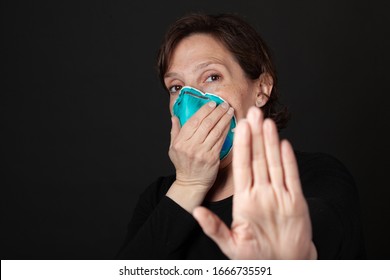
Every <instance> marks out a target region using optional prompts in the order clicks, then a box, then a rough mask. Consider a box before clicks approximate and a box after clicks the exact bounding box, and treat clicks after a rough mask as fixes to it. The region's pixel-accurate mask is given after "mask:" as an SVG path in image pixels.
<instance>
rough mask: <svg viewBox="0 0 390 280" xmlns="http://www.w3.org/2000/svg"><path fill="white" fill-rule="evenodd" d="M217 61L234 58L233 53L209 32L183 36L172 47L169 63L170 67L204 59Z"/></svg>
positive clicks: (199, 61) (192, 63)
mask: <svg viewBox="0 0 390 280" xmlns="http://www.w3.org/2000/svg"><path fill="white" fill-rule="evenodd" d="M208 60H210V61H215V62H218V63H223V62H226V63H227V62H229V61H232V60H234V57H233V54H232V53H231V52H230V51H229V50H228V49H227V48H226V47H225V45H224V44H223V43H222V42H220V40H218V39H217V38H215V37H214V36H212V35H210V34H193V35H190V36H188V37H185V38H183V39H182V40H181V41H180V42H179V43H178V44H177V45H176V47H175V48H174V50H173V52H172V55H171V58H170V61H169V65H168V71H169V70H170V69H173V68H176V67H180V66H185V65H186V66H188V65H194V63H202V61H203V63H205V61H208Z"/></svg>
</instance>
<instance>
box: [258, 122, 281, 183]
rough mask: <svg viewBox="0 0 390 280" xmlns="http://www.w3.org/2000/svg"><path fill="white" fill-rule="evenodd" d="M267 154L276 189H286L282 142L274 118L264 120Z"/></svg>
mask: <svg viewBox="0 0 390 280" xmlns="http://www.w3.org/2000/svg"><path fill="white" fill-rule="evenodd" d="M263 128H264V136H265V137H264V143H265V154H266V158H267V163H268V171H269V172H268V173H269V176H270V179H271V183H272V187H273V188H274V189H275V190H276V191H280V190H282V189H284V181H283V180H284V178H283V166H282V162H281V158H280V143H279V136H278V131H277V128H276V125H275V123H274V121H273V120H271V119H266V120H265V121H264V125H263Z"/></svg>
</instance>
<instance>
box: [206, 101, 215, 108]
mask: <svg viewBox="0 0 390 280" xmlns="http://www.w3.org/2000/svg"><path fill="white" fill-rule="evenodd" d="M208 104H209V106H210V107H211V108H214V107H215V106H217V103H215V101H211V102H209V103H208Z"/></svg>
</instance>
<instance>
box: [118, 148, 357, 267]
mask: <svg viewBox="0 0 390 280" xmlns="http://www.w3.org/2000/svg"><path fill="white" fill-rule="evenodd" d="M296 157H297V161H298V167H299V173H300V178H301V183H302V188H303V193H304V196H305V198H306V200H307V203H308V206H309V211H310V218H311V222H312V229H313V242H314V244H315V246H316V248H317V252H318V258H319V259H364V258H365V246H364V240H363V236H362V229H361V221H360V210H359V209H360V208H359V197H358V192H357V188H356V186H355V183H354V180H353V178H352V176H351V175H350V173H349V172H348V170H347V169H346V168H345V167H344V165H343V164H341V163H340V162H339V161H338V160H337V159H336V158H334V157H332V156H329V155H326V154H323V153H315V154H314V153H313V154H311V153H303V152H296ZM174 180H175V177H174V176H168V177H160V178H158V179H157V180H156V181H155V182H154V183H153V184H151V185H150V186H149V187H148V188H147V189H146V190H145V191H144V192H143V193H142V194H141V196H140V198H139V200H138V203H137V205H136V207H135V209H134V213H133V217H132V219H131V221H130V224H129V226H128V234H127V237H126V240H125V242H124V244H123V246H122V248H121V249H120V252H119V254H118V256H117V258H118V259H198V260H200V259H226V258H227V257H226V256H225V255H224V254H223V253H222V252H221V250H220V249H219V248H218V246H217V245H216V244H215V243H214V242H213V241H212V240H211V239H210V238H209V237H207V236H206V235H205V234H204V233H203V231H202V229H201V228H200V226H199V225H198V223H197V222H196V220H195V219H194V218H193V217H192V215H191V214H190V213H188V212H187V211H186V210H184V209H183V208H182V207H181V206H179V205H178V204H176V203H175V202H174V201H173V200H171V199H170V198H168V197H167V196H166V195H165V194H166V193H167V191H168V189H169V187H170V186H171V185H172V183H173V182H174ZM203 206H205V207H207V208H209V209H210V210H211V211H213V212H214V213H216V214H217V215H218V216H219V217H220V218H221V219H222V220H223V221H224V222H225V223H226V224H227V225H231V222H232V197H229V198H226V199H223V200H221V201H217V202H207V201H205V202H204V203H203Z"/></svg>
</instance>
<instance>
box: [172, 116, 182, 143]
mask: <svg viewBox="0 0 390 280" xmlns="http://www.w3.org/2000/svg"><path fill="white" fill-rule="evenodd" d="M171 121H172V128H171V144H170V145H172V143H173V140H174V139H175V138H176V136H177V135H178V134H179V131H180V123H179V119H178V118H177V117H176V116H172V118H171Z"/></svg>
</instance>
